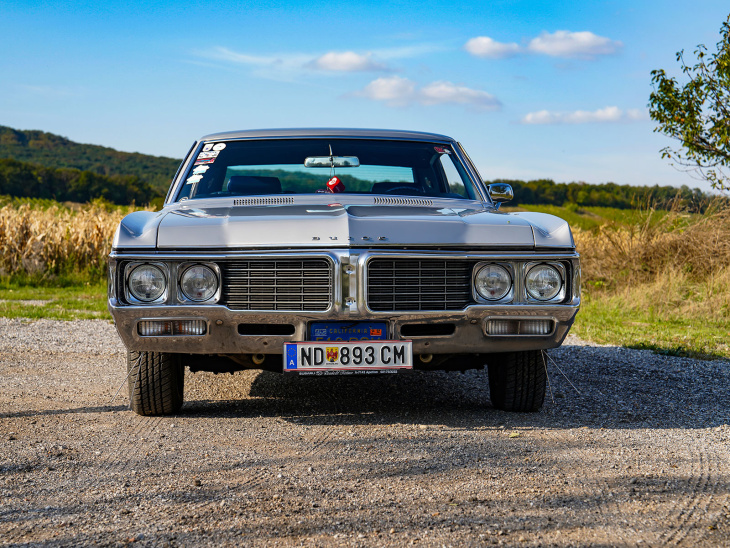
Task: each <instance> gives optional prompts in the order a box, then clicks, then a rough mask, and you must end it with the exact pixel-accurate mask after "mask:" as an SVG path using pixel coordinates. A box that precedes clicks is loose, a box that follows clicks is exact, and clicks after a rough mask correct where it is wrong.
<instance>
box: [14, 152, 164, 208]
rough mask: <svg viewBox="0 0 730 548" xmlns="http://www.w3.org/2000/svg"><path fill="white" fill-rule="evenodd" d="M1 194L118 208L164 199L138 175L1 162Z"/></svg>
mask: <svg viewBox="0 0 730 548" xmlns="http://www.w3.org/2000/svg"><path fill="white" fill-rule="evenodd" d="M0 194H6V195H8V196H17V197H28V198H44V199H51V200H58V201H59V202H67V201H68V202H82V203H83V202H89V201H91V200H94V199H97V198H103V199H104V200H107V201H109V202H112V203H115V204H119V205H126V204H131V203H136V204H138V205H142V204H148V203H150V202H152V201H153V200H154V199H155V198H160V197H161V196H162V193H161V192H160V191H158V190H157V189H154V188H152V187H151V186H150V185H149V184H147V183H146V182H144V181H142V180H141V179H140V178H139V177H138V176H136V175H111V176H107V175H99V174H97V173H92V172H91V171H81V170H79V169H73V168H60V169H54V168H49V167H44V166H39V165H36V164H29V163H26V162H19V161H18V160H10V159H4V160H0Z"/></svg>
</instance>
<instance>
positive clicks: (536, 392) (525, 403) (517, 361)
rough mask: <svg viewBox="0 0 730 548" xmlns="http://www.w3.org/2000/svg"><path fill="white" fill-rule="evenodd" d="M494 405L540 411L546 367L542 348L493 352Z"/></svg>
mask: <svg viewBox="0 0 730 548" xmlns="http://www.w3.org/2000/svg"><path fill="white" fill-rule="evenodd" d="M488 367H489V394H490V397H491V400H492V405H494V407H496V408H497V409H501V410H502V411H522V412H530V411H539V410H540V408H541V407H542V403H543V401H544V400H545V385H546V380H547V369H546V367H545V362H544V361H543V357H542V351H541V350H527V351H523V352H505V353H503V354H492V355H490V356H489V360H488Z"/></svg>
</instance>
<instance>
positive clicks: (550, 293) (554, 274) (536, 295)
mask: <svg viewBox="0 0 730 548" xmlns="http://www.w3.org/2000/svg"><path fill="white" fill-rule="evenodd" d="M525 287H526V288H527V292H528V293H529V294H530V297H532V298H533V299H537V300H538V301H549V300H550V299H553V298H555V296H556V295H557V294H558V293H560V290H561V289H562V288H563V279H562V277H561V276H560V272H558V269H557V268H555V267H554V266H550V265H549V264H539V265H537V266H533V267H532V268H531V269H530V270H529V271H528V272H527V276H526V277H525Z"/></svg>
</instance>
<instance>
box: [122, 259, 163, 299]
mask: <svg viewBox="0 0 730 548" xmlns="http://www.w3.org/2000/svg"><path fill="white" fill-rule="evenodd" d="M143 266H151V267H153V268H156V269H157V270H159V271H160V272H161V273H162V278H163V280H164V284H165V287H164V289H163V290H162V293H161V294H160V295H159V296H158V297H156V298H154V299H140V298H139V297H138V296H136V295H135V294H134V293H133V292H132V290H131V288H130V279H131V277H132V274H133V273H134V272H135V271H136V270H137V269H138V268H140V267H143ZM169 292H170V271H169V268H168V266H167V265H166V264H165V263H160V262H151V261H135V262H130V263H127V264H125V265H124V298H125V300H126V301H127V302H128V303H130V304H137V305H154V304H160V303H165V302H167V298H168V295H169Z"/></svg>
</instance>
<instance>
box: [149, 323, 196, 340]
mask: <svg viewBox="0 0 730 548" xmlns="http://www.w3.org/2000/svg"><path fill="white" fill-rule="evenodd" d="M137 333H139V334H140V336H142V337H169V336H174V335H205V333H206V325H205V320H143V321H141V322H139V323H138V324H137Z"/></svg>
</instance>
